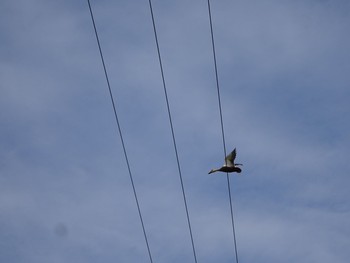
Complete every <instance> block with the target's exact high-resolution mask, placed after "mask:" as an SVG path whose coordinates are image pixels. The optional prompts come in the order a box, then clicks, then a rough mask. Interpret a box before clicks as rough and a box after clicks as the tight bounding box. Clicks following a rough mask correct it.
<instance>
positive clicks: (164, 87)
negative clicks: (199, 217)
mask: <svg viewBox="0 0 350 263" xmlns="http://www.w3.org/2000/svg"><path fill="white" fill-rule="evenodd" d="M148 2H149V7H150V11H151V17H152V24H153V31H154V37H155V41H156V45H157V52H158V59H159V66H160V71H161V75H162V81H163V89H164V95H165V100H166V105H167V109H168V117H169V122H170V127H171V134H172V138H173V144H174V150H175V156H176V162H177V168H178V172H179V177H180V182H181V189H182V195H183V200H184V205H185V210H186V216H187V223H188V229H189V232H190V237H191V244H192V251H193V256H194V261H195V262H196V263H197V256H196V250H195V246H194V240H193V234H192V228H191V221H190V216H189V212H188V207H187V201H186V194H185V189H184V183H183V180H182V173H181V167H180V161H179V154H178V152H177V146H176V140H175V133H174V127H173V122H172V118H171V112H170V106H169V99H168V93H167V89H166V84H165V78H164V71H163V64H162V58H161V55H160V48H159V43H158V36H157V30H156V24H155V20H154V14H153V8H152V2H151V0H149V1H148Z"/></svg>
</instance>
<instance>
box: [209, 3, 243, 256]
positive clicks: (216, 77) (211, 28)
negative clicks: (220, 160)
mask: <svg viewBox="0 0 350 263" xmlns="http://www.w3.org/2000/svg"><path fill="white" fill-rule="evenodd" d="M208 13H209V23H210V33H211V43H212V48H213V57H214V66H215V79H216V89H217V95H218V102H219V112H220V123H221V133H222V143H223V146H224V157H226V142H225V132H224V121H223V117H222V109H221V98H220V87H219V76H218V68H217V63H216V53H215V42H214V33H213V22H212V18H211V9H210V0H208ZM225 162H226V158H225ZM226 178H227V187H228V195H229V199H230V211H231V223H232V233H233V243H234V247H235V256H236V262H237V263H238V251H237V241H236V231H235V221H234V216H233V208H232V196H231V187H230V177H229V175H228V173H226Z"/></svg>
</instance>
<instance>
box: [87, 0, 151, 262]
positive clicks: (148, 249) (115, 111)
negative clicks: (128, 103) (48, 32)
mask: <svg viewBox="0 0 350 263" xmlns="http://www.w3.org/2000/svg"><path fill="white" fill-rule="evenodd" d="M87 2H88V5H89V10H90V16H91V20H92V24H93V28H94V31H95V36H96V41H97V45H98V49H99V53H100V57H101V62H102V66H103V71H104V74H105V78H106V81H107V86H108V91H109V95H110V99H111V102H112V106H113V112H114V116H115V120H116V123H117V126H118V132H119V137H120V140H121V143H122V147H123V152H124V157H125V161H126V165H127V168H128V172H129V177H130V182H131V186H132V189H133V193H134V197H135V202H136V206H137V211H138V214H139V218H140V221H141V226H142V231H143V235H144V238H145V242H146V246H147V251H148V256H149V260H150V262H151V263H153V259H152V254H151V250H150V246H149V242H148V238H147V233H146V229H145V225H144V222H143V217H142V213H141V208H140V204H139V201H138V197H137V193H136V188H135V184H134V180H133V176H132V173H131V168H130V163H129V159H128V155H127V152H126V147H125V143H124V139H123V134H122V130H121V126H120V123H119V118H118V114H117V109H116V105H115V102H114V96H113V93H112V89H111V85H110V82H109V78H108V73H107V68H106V64H105V60H104V57H103V53H102V48H101V44H100V40H99V37H98V33H97V28H96V23H95V19H94V15H93V12H92V7H91V4H90V0H87Z"/></svg>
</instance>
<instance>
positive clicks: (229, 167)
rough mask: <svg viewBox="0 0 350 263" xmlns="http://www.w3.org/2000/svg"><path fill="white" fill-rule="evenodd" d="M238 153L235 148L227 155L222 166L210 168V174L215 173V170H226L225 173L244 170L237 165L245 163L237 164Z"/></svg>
mask: <svg viewBox="0 0 350 263" xmlns="http://www.w3.org/2000/svg"><path fill="white" fill-rule="evenodd" d="M236 155H237V154H236V148H235V149H234V150H233V151H232V152H231V153H230V154H229V155H227V156H226V158H225V164H224V165H223V166H222V167H221V168H218V169H212V170H210V172H209V174H211V173H215V172H224V173H232V172H236V173H240V172H242V170H241V168H239V167H237V166H238V165H243V164H240V163H236V164H235V159H236Z"/></svg>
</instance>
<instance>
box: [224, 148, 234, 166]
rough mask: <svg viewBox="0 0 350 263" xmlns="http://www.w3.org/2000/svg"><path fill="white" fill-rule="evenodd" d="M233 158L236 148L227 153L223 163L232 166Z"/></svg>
mask: <svg viewBox="0 0 350 263" xmlns="http://www.w3.org/2000/svg"><path fill="white" fill-rule="evenodd" d="M235 159H236V148H235V149H234V150H233V151H232V152H231V153H230V154H229V155H227V156H226V158H225V164H226V165H227V166H234V162H235Z"/></svg>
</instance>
